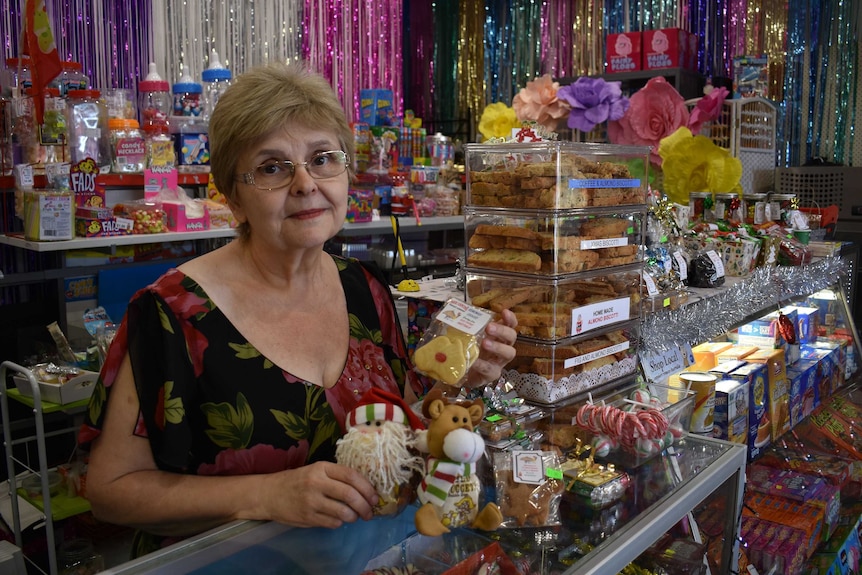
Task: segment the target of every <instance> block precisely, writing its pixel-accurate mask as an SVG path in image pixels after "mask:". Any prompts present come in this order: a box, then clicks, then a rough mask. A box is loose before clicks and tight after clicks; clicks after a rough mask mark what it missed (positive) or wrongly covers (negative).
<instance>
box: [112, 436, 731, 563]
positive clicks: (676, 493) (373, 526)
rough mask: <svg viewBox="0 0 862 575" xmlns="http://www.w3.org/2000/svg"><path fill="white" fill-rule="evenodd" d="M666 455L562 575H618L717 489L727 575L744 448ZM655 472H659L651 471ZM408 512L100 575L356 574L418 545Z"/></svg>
mask: <svg viewBox="0 0 862 575" xmlns="http://www.w3.org/2000/svg"><path fill="white" fill-rule="evenodd" d="M673 449H674V451H673V452H671V451H670V450H668V451H667V452H666V453H665V454H662V455H661V456H658V457H656V458H654V460H653V465H652V466H649V463H648V464H645V466H643V467H642V468H639V469H641V470H642V471H641V472H639V473H638V476H640V475H643V478H642V482H643V483H644V489H647V487H646V484H647V483H648V484H649V487H648V489H651V490H654V488H655V485H654V484H655V482H656V478H662V477H666V478H667V483H666V484H664V485H663V486H662V489H659V491H657V492H656V491H651V492H650V493H651V494H652V495H653V496H654V499H650V501H649V503H648V504H644V505H646V507H645V508H644V509H643V510H641V511H639V512H637V513H635V514H634V515H633V516H631V517H630V518H629V519H628V520H627V521H626V523H625V524H624V525H622V526H621V527H620V528H619V529H618V530H617V531H615V532H614V533H612V534H610V535H609V536H608V537H607V538H606V539H605V540H604V541H603V542H602V543H601V544H599V545H597V546H596V547H595V548H594V549H593V550H592V551H591V552H590V553H588V554H587V555H586V556H585V557H583V558H582V559H580V560H579V561H577V562H575V563H574V564H573V565H572V566H571V567H569V568H568V569H566V570H565V571H564V574H565V575H573V574H581V573H590V574H605V573H617V572H619V571H620V570H622V569H623V568H624V567H625V566H626V565H628V564H629V563H630V562H631V561H633V560H634V559H636V558H637V557H638V556H639V555H640V554H641V553H643V551H645V550H646V549H647V548H648V547H649V546H650V545H651V544H652V543H653V542H654V541H655V540H656V539H658V537H660V536H661V534H662V533H664V532H666V531H667V530H668V529H670V528H671V527H672V526H673V525H675V524H676V523H677V522H679V521H680V520H682V519H683V518H684V517H686V516H687V515H688V514H689V513H690V512H691V511H692V509H694V508H696V507H697V506H698V505H699V504H700V503H701V502H703V501H704V499H706V498H707V497H709V496H710V495H711V494H713V493H716V492H718V491H719V490H722V492H723V495H725V496H726V497H727V501H728V503H729V504H728V505H727V509H726V513H727V525H728V527H727V529H726V531H725V544H724V553H723V561H722V562H723V566H724V567H727V568H728V569H729V566H730V565H731V564H732V562H733V561H735V560H736V552H737V549H736V547H735V545H736V544H737V543H736V535H737V533H736V532H735V531H734V529H733V525H735V524H737V523H738V517H739V514H740V513H741V510H742V491H743V487H744V480H745V478H744V470H745V463H746V449H745V446H743V445H739V444H732V443H727V442H724V441H719V440H714V439H708V438H701V437H696V436H689V437H688V438H686V439H684V440H683V441H682V442H681V443H680V444H678V445H677V446H675V447H674V448H673ZM658 469H661V470H662V472H661V473H658V472H657V470H658ZM669 470H670V471H669ZM633 505H634V506H635V507H636V506H637V504H634V503H633ZM414 511H415V508H414V507H411V508H408V509H407V510H406V511H405V512H403V513H402V514H401V515H400V516H397V517H392V518H378V519H375V520H373V521H370V522H363V521H360V522H357V523H354V524H348V525H345V526H343V527H341V528H339V529H334V530H330V529H321V528H313V529H291V528H290V527H287V526H284V525H280V524H275V523H271V522H246V521H240V522H233V523H230V524H227V525H225V526H222V527H219V528H216V529H213V530H211V531H208V532H206V533H203V534H201V535H198V536H195V537H192V538H190V539H187V540H185V541H182V542H180V543H177V544H175V545H172V546H171V547H168V548H166V549H163V550H161V551H157V552H155V553H151V554H149V555H146V556H144V557H141V558H139V559H136V560H133V561H130V562H128V563H125V564H123V565H119V566H117V567H114V568H112V569H109V570H108V571H106V573H115V574H122V575H129V574H133V573H135V574H136V573H191V572H224V573H260V572H291V573H298V574H303V573H308V574H312V573H359V572H360V571H361V570H362V569H363V568H364V567H365V565H366V564H367V563H368V561H370V560H372V559H374V558H375V557H378V556H379V555H381V553H383V552H384V551H386V550H387V549H388V548H390V547H392V546H400V545H401V544H402V543H404V542H405V541H406V540H408V538H409V539H410V540H411V541H413V542H416V540H415V538H420V539H426V538H425V536H421V535H417V534H415V528H414V526H413V520H412V516H413V512H414ZM565 521H569V519H565ZM581 522H582V523H584V525H580V526H572V525H568V524H566V523H564V527H566V528H568V529H569V530H570V531H572V532H573V533H575V534H577V532H578V530H579V529H584V528H588V525H589V523H590V519H589V518H588V517H585V518H582V519H581ZM500 531H504V530H500ZM522 531H523V530H522ZM458 533H461V534H462V535H463V536H464V537H465V538H466V537H475V536H477V533H476V532H474V531H468V530H459V531H456V532H455V533H454V535H455V539H458ZM501 535H503V534H501ZM447 537H448V536H447ZM427 539H434V538H427ZM418 543H420V545H418V547H422V545H421V543H422V541H419V542H418ZM504 548H505V545H504ZM335 550H338V553H334V551H335ZM461 559H463V558H461ZM727 572H729V571H727Z"/></svg>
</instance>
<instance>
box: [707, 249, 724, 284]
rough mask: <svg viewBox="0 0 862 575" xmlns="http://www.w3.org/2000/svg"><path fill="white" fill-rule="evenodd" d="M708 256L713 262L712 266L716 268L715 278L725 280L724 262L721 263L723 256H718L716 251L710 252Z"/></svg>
mask: <svg viewBox="0 0 862 575" xmlns="http://www.w3.org/2000/svg"><path fill="white" fill-rule="evenodd" d="M706 255H707V256H708V257H709V259H710V260H712V265H714V266H715V277H716V278H723V277H724V262H723V261H721V256H720V255H718V254H717V253H716V252H715V250H709V251H707V252H706Z"/></svg>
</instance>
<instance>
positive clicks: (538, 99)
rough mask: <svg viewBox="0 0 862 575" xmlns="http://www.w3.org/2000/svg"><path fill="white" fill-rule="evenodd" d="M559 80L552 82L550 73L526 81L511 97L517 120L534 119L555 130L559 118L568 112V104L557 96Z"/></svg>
mask: <svg viewBox="0 0 862 575" xmlns="http://www.w3.org/2000/svg"><path fill="white" fill-rule="evenodd" d="M559 88H560V83H559V82H554V81H553V80H552V79H551V75H550V74H545V75H544V76H540V77H539V78H536V79H535V80H533V81H532V82H527V87H526V88H521V91H520V92H518V94H517V95H515V97H514V98H513V99H512V108H514V109H515V114H517V116H518V120H520V121H522V122H524V121H530V120H532V121H534V122H537V123H539V124H541V125H542V126H544V127H545V128H547V129H548V130H551V131H555V130H556V129H557V126H558V125H559V123H560V120H561V119H563V118H565V117H566V115H567V114H568V113H569V105H568V104H567V103H566V102H564V101H563V100H560V99H558V98H557V90H558V89H559Z"/></svg>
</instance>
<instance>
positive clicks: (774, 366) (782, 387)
mask: <svg viewBox="0 0 862 575" xmlns="http://www.w3.org/2000/svg"><path fill="white" fill-rule="evenodd" d="M745 361H747V362H750V363H762V364H764V365H765V366H766V373H767V379H768V383H769V418H770V419H771V420H772V439H773V441H774V440H776V439H778V438H779V437H781V436H782V435H784V434H785V433H786V432H788V431H790V428H791V420H790V382H789V381H788V379H787V364H786V363H785V361H784V350H783V349H768V348H767V349H758V350H757V351H756V352H754V353H752V354H751V355H749V356H747V357H746V358H745Z"/></svg>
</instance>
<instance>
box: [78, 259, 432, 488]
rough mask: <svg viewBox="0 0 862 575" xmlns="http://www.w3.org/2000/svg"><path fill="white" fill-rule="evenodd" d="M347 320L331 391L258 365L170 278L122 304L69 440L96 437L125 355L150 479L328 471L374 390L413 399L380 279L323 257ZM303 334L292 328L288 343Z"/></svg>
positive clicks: (197, 295)
mask: <svg viewBox="0 0 862 575" xmlns="http://www.w3.org/2000/svg"><path fill="white" fill-rule="evenodd" d="M332 257H333V259H334V260H335V263H336V265H337V266H338V270H339V275H340V278H341V283H342V287H343V289H344V293H345V297H346V301H347V311H348V314H349V320H350V347H349V350H348V353H347V362H346V364H345V367H344V370H343V372H342V374H341V377H340V378H339V380H338V382H337V383H336V385H334V386H333V387H332V388H330V389H324V388H322V387H320V386H317V385H313V384H310V383H308V382H306V381H303V380H301V379H299V378H297V377H295V376H293V375H291V374H290V373H288V372H286V371H284V370H282V369H280V368H279V367H277V366H276V365H274V364H273V363H272V362H271V361H270V360H269V359H267V358H266V357H264V356H263V355H261V353H260V352H258V351H257V350H256V349H255V348H254V346H252V345H251V344H250V343H249V342H248V341H247V340H246V339H245V338H244V337H243V336H242V334H240V333H239V331H237V329H236V328H235V327H234V326H233V324H231V323H230V321H228V319H227V318H226V317H225V315H224V314H223V313H222V312H221V310H220V309H219V308H218V307H217V306H216V305H215V303H213V301H212V300H211V299H210V298H209V297H208V296H207V294H206V292H204V290H203V288H202V287H201V286H199V285H198V284H197V283H196V282H195V281H194V280H193V279H192V278H190V277H188V276H186V275H185V274H183V273H182V272H181V271H179V270H176V269H172V270H170V271H168V272H167V273H166V274H165V275H163V276H162V277H161V278H159V279H158V280H157V281H156V282H155V283H153V284H152V285H150V286H148V287H146V288H144V289H142V290H140V291H139V292H138V293H136V294H135V296H134V297H133V298H132V300H131V301H130V303H129V307H128V311H127V313H126V317H125V319H124V321H123V323H122V325H121V326H120V328H119V330H118V332H117V335H116V336H115V339H114V342H113V344H112V345H111V347H110V350H109V353H108V357H107V359H106V362H105V365H104V366H103V368H102V372H101V375H100V378H99V382H98V383H97V386H96V389H95V390H94V392H93V396H92V399H91V400H90V405H89V410H88V413H87V414H86V417H85V421H84V425H83V426H82V428H81V430H80V432H79V437H78V439H79V442H80V443H82V444H87V443H89V442H90V441H92V440H93V439H95V438H96V437H97V436H98V434H99V433H100V431H101V428H102V425H103V422H104V415H105V406H106V402H107V398H108V395H109V394H110V392H111V386H112V384H113V383H114V380H115V378H116V375H117V371H118V369H119V366H120V364H121V362H122V360H123V358H124V356H125V354H126V352H128V353H129V355H130V358H131V363H132V370H133V372H134V376H135V383H136V386H137V391H138V398H139V401H140V406H141V412H140V414H139V419H138V422H137V426H136V429H135V434H136V435H138V436H141V437H146V438H148V440H149V442H150V446H151V448H152V451H153V456H154V458H155V461H156V464H157V465H158V467H159V469H162V470H166V471H172V472H178V473H187V474H199V475H239V474H249V473H268V472H274V471H279V470H283V469H291V468H296V467H300V466H303V465H306V464H309V463H312V462H315V461H334V457H335V446H336V441H337V440H338V439H339V438H340V437H341V436H342V435H343V434H344V431H345V427H344V421H345V417H346V414H347V413H348V412H349V411H350V409H352V408H353V407H354V406H355V405H356V403H357V402H358V400H359V398H360V397H361V396H362V395H363V394H364V392H365V391H366V390H368V389H370V388H372V387H378V388H381V389H384V390H386V391H389V392H392V393H399V394H402V395H403V389H404V385H405V384H407V385H411V386H412V387H413V389H414V391H415V392H417V394H420V393H421V392H422V391H423V380H422V379H421V378H419V377H418V376H416V375H415V374H414V373H413V372H412V371H411V369H410V368H411V366H410V364H409V362H408V359H407V349H406V346H405V344H404V339H403V336H402V334H401V330H400V326H399V324H398V320H397V317H396V314H395V306H394V304H393V301H392V296H391V293H390V291H389V288H388V287H387V285H386V283H385V281H384V280H383V279H382V277H380V275H379V273H378V272H377V271H376V270H375V269H374V268H372V267H366V266H365V265H364V264H361V263H360V262H358V261H357V260H354V259H345V258H342V257H339V256H332ZM302 329H303V327H302V326H300V325H297V326H296V332H297V337H301V336H302V335H301V334H302Z"/></svg>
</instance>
